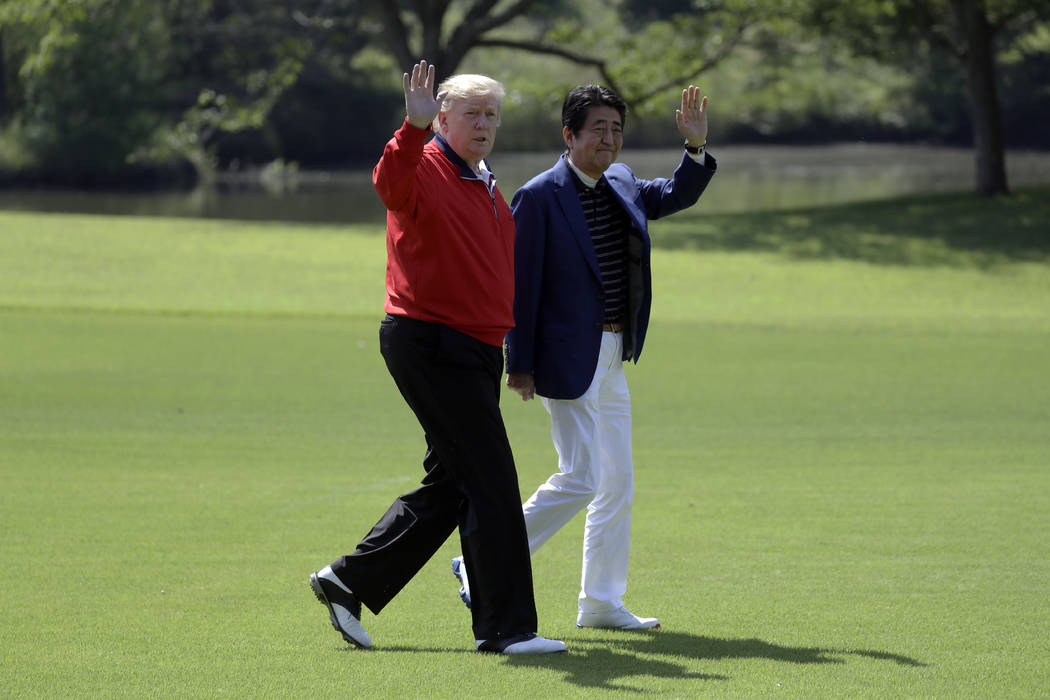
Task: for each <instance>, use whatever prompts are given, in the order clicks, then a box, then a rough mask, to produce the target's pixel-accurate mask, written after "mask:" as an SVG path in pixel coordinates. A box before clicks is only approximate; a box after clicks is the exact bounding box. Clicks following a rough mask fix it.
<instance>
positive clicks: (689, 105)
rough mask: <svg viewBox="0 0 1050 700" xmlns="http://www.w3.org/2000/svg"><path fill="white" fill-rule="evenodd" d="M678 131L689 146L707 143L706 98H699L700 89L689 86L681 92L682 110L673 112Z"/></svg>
mask: <svg viewBox="0 0 1050 700" xmlns="http://www.w3.org/2000/svg"><path fill="white" fill-rule="evenodd" d="M675 119H677V120H678V131H679V132H680V133H681V134H682V136H684V137H685V140H686V141H688V142H689V145H690V146H701V145H703V144H704V142H705V141H707V97H703V98H701V97H700V88H698V87H696V86H695V85H690V86H689V87H688V88H686V89H685V90H682V108H681V109H676V110H675Z"/></svg>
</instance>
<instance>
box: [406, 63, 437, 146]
mask: <svg viewBox="0 0 1050 700" xmlns="http://www.w3.org/2000/svg"><path fill="white" fill-rule="evenodd" d="M401 82H402V83H404V85H405V112H406V114H407V116H408V122H409V123H410V124H411V125H412V126H415V127H417V128H420V129H425V128H427V127H428V126H429V125H430V123H431V122H432V121H434V117H436V116H437V113H438V112H440V111H441V101H442V100H443V99H444V98H445V93H444V92H442V93H441V94H440V95H438V96H437V98H436V99H435V98H434V66H428V65H427V62H426V61H420V62H419V63H417V64H416V65H414V66H412V74H411V75H409V74H408V73H404V74H403V75H402V76H401Z"/></svg>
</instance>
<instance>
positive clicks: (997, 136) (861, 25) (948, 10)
mask: <svg viewBox="0 0 1050 700" xmlns="http://www.w3.org/2000/svg"><path fill="white" fill-rule="evenodd" d="M811 16H812V19H813V21H814V22H815V23H816V24H817V25H818V26H820V27H822V28H823V29H824V30H825V31H828V32H830V33H833V34H837V35H841V36H845V37H847V38H848V40H849V41H851V42H853V44H854V46H855V47H856V49H857V50H858V51H859V52H862V53H868V54H869V55H872V56H875V57H877V58H879V59H881V60H885V61H900V60H901V57H907V56H910V55H911V54H912V52H913V51H914V48H915V47H916V46H919V47H923V48H927V49H930V50H935V51H943V52H946V53H947V54H948V55H950V56H951V57H952V59H953V61H954V62H955V64H956V65H957V66H958V67H959V69H960V70H961V72H962V73H963V75H964V76H965V83H966V90H967V97H968V103H969V108H970V116H971V121H972V131H973V142H974V150H975V157H976V166H977V192H978V193H980V194H983V195H987V196H992V195H997V194H1005V193H1006V192H1008V189H1009V188H1008V185H1007V178H1006V157H1005V146H1004V141H1003V128H1002V110H1001V107H1000V103H999V94H998V86H997V84H996V78H997V53H998V50H999V47H998V46H997V44H996V40H997V38H998V37H1001V36H1005V35H1007V34H1008V33H1009V31H1010V30H1012V29H1014V28H1016V27H1018V26H1024V25H1026V24H1031V23H1034V22H1036V21H1040V20H1045V19H1047V18H1050V3H1047V2H1046V1H1045V0H887V1H881V0H855V1H854V2H851V3H848V4H847V3H839V2H836V1H834V0H815V1H814V2H813V3H812V5H811Z"/></svg>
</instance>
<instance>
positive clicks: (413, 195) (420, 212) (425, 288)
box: [372, 119, 514, 347]
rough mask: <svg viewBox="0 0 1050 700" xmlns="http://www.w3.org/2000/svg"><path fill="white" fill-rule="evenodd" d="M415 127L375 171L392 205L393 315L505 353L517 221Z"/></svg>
mask: <svg viewBox="0 0 1050 700" xmlns="http://www.w3.org/2000/svg"><path fill="white" fill-rule="evenodd" d="M429 133H430V129H429V128H427V129H419V128H416V127H414V126H412V125H411V124H410V123H409V122H408V120H407V119H406V120H405V123H404V124H402V126H401V128H400V129H398V130H397V131H396V132H394V137H393V138H392V139H390V141H389V142H387V144H386V148H385V149H384V150H383V157H382V158H380V160H379V163H377V164H376V167H375V169H374V170H373V171H372V183H373V184H374V185H375V188H376V192H378V193H379V198H380V199H382V200H383V204H385V205H386V208H387V214H386V250H387V262H386V304H385V307H384V308H385V309H386V312H387V313H390V314H396V315H400V316H408V317H409V318H414V319H417V320H420V321H431V322H435V323H441V324H444V325H447V326H449V327H451V328H454V329H455V330H457V331H460V332H462V333H466V334H467V335H469V336H471V337H473V338H476V339H478V340H480V341H482V342H483V343H487V344H489V345H495V346H497V347H498V346H502V345H503V337H504V336H505V335H506V334H507V331H509V330H510V329H511V327H512V326H513V325H514V217H513V216H512V214H511V213H510V207H508V206H507V202H506V201H505V200H504V199H503V195H502V194H500V191H499V189H498V188H496V187H493V189H492V192H491V194H490V192H489V188H488V185H487V184H486V183H485V182H484V181H483V180H481V179H480V178H479V177H478V176H477V175H475V174H474V172H473V171H472V170H471V169H470V167H469V166H468V165H467V164H466V162H464V161H463V159H462V158H460V157H459V156H458V155H457V154H456V152H455V151H453V150H452V149H451V148H450V147H449V146H448V144H447V143H446V142H445V140H444V139H442V138H441V136H440V135H437V136H435V137H434V138H433V139H432V140H431V141H430V142H429V143H426V145H424V142H425V141H426V138H427V135H428V134H429Z"/></svg>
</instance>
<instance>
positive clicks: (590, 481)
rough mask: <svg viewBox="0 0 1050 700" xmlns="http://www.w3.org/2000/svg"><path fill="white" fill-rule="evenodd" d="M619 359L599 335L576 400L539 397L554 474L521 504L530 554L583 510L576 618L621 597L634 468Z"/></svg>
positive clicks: (615, 342) (619, 348)
mask: <svg viewBox="0 0 1050 700" xmlns="http://www.w3.org/2000/svg"><path fill="white" fill-rule="evenodd" d="M622 353H623V336H622V334H621V333H602V347H601V353H600V355H599V357H598V367H597V368H596V369H595V370H594V379H593V380H592V381H591V385H590V386H589V387H588V388H587V391H586V392H584V394H583V396H580V397H579V398H577V399H572V400H559V399H548V398H546V397H541V398H542V400H543V405H544V406H545V407H546V408H547V411H548V412H549V413H550V415H551V437H552V438H553V439H554V448H555V450H557V452H558V472H557V473H556V474H553V475H552V476H551V477H550V478H549V479H547V481H546V482H544V483H543V484H542V485H540V487H539V488H538V489H536V493H534V494H532V496H531V497H530V498H529V499H528V500H527V501H526V502H525V504H524V505H523V506H522V510H523V511H524V514H525V527H526V529H527V530H528V535H529V549H530V550H531V552H532V553H535V552H536V550H537V549H539V548H540V547H541V546H542V545H543V543H544V542H546V541H547V540H549V539H550V538H551V536H552V535H553V534H554V533H555V532H557V531H558V530H559V529H561V528H562V526H563V525H565V524H566V523H567V522H569V521H570V520H571V519H572V517H573V516H574V515H576V514H577V513H579V512H580V510H582V509H583V508H584V507H585V506H586V508H587V520H586V524H585V526H584V532H583V574H582V576H581V583H580V589H581V590H580V599H579V609H580V611H582V612H601V611H605V610H609V609H615V608H619V607H620V606H621V605H623V595H624V593H626V591H627V560H628V555H629V553H630V545H631V504H632V503H633V501H634V463H633V460H632V458H631V395H630V392H629V391H628V389H627V376H626V375H625V374H624V368H623V361H622V360H621V359H620V358H621V356H622Z"/></svg>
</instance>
